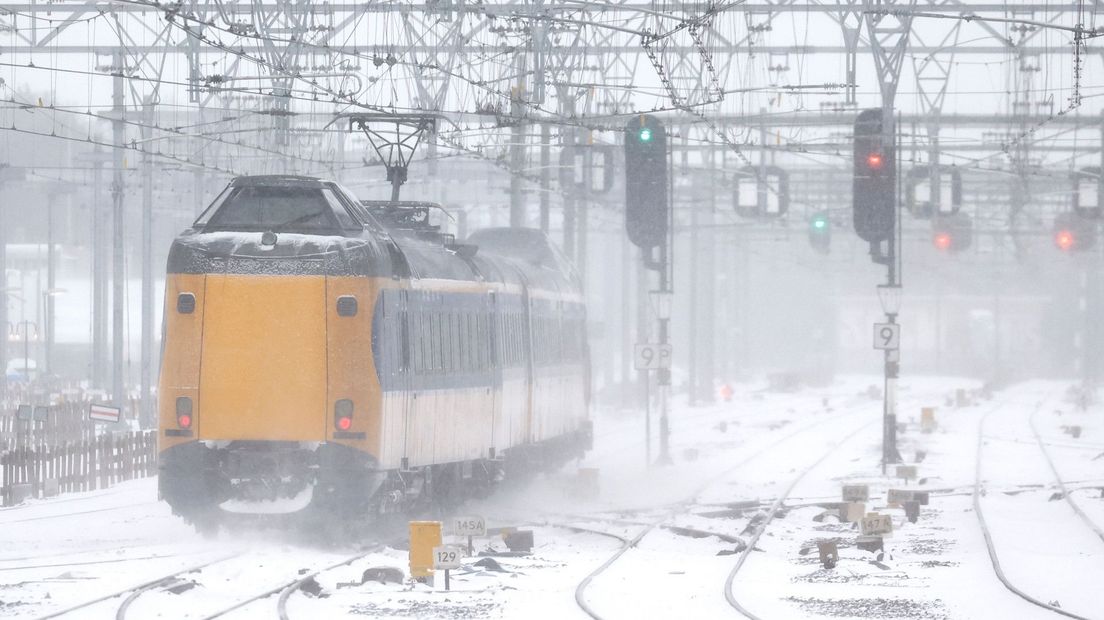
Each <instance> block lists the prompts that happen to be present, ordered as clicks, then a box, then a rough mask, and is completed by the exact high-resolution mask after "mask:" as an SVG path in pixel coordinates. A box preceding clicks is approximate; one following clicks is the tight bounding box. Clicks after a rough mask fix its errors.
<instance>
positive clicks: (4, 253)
mask: <svg viewBox="0 0 1104 620" xmlns="http://www.w3.org/2000/svg"><path fill="white" fill-rule="evenodd" d="M6 168H9V165H8V164H2V165H0V189H2V188H3V175H4V173H5V172H7V170H5V169H6ZM5 206H6V204H3V203H0V340H2V341H0V374H3V375H4V376H3V377H0V399H2V398H6V397H7V395H8V221H7V209H5V208H4V207H5ZM0 405H3V403H2V401H0Z"/></svg>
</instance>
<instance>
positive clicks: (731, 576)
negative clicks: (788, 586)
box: [724, 422, 873, 620]
mask: <svg viewBox="0 0 1104 620" xmlns="http://www.w3.org/2000/svg"><path fill="white" fill-rule="evenodd" d="M871 424H873V422H868V423H866V424H863V425H862V426H860V427H858V428H856V429H855V430H853V431H851V432H850V433H848V434H847V435H846V436H844V437H843V438H842V439H840V440H839V441H838V442H837V443H836V444H834V445H831V446H830V447H829V448H828V449H827V450H825V451H824V452H823V453H822V454H821V455H820V456H819V457H818V458H817V459H816V460H815V461H813V462H812V463H811V464H809V465H808V466H807V467H805V468H804V469H802V470H801V471H800V472H798V474H797V475H796V476H794V477H793V478H792V479H791V480H790V482H789V484H788V485H787V486H786V488H785V489H784V490H783V491H782V493H781V494H779V496H778V498H777V499H775V500H774V503H773V504H772V505H771V507H770V508H769V509H768V510H767V514H766V518H764V519H763V520H762V521H761V522H760V523H759V525H758V527H757V528H756V529H755V532H754V533H753V534H752V536H751V539H750V540H748V542H747V546H746V547H744V549H743V551H741V552H740V555H739V557H737V558H736V564H735V565H733V567H732V570H731V571H730V572H729V573H728V577H727V578H726V579H725V584H724V596H725V600H726V601H728V604H729V605H731V606H732V607H733V608H734V609H735V610H736V611H738V612H740V613H741V614H743V615H744V616H745V617H747V618H753V619H756V620H757V619H758V618H759V616H756V615H755V614H753V613H752V612H750V611H748V609H747V608H746V607H744V606H743V605H742V604H741V603H740V601H739V600H737V599H736V595H735V594H733V592H732V584H733V583H734V582H735V581H736V575H737V574H738V573H739V572H740V569H742V568H743V567H744V563H745V562H747V559H748V556H750V555H751V552H752V551H754V550H755V545H756V544H757V543H758V542H759V538H760V537H761V536H762V535H763V532H765V531H767V527H769V526H770V524H771V522H772V521H774V517H775V515H777V514H778V511H779V510H780V509H781V508H782V505H783V503H784V502H785V501H786V498H787V497H789V495H790V493H791V492H793V490H794V487H796V486H797V484H798V483H799V482H801V480H802V479H803V478H805V476H807V475H808V474H809V472H811V471H813V470H814V469H816V468H817V467H818V466H819V465H820V464H821V463H823V462H824V461H825V460H826V459H827V458H828V457H829V456H831V455H832V454H834V453H835V452H836V451H837V449H838V448H839V444H842V443H844V442H846V441H848V440H849V439H851V438H852V437H854V436H855V435H858V434H859V433H861V432H862V431H864V430H865V429H866V428H868V427H869V426H870V425H871Z"/></svg>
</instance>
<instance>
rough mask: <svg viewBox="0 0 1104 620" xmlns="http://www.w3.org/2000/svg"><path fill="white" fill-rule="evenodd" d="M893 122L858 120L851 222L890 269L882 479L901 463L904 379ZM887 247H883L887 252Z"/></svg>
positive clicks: (871, 113) (880, 327)
mask: <svg viewBox="0 0 1104 620" xmlns="http://www.w3.org/2000/svg"><path fill="white" fill-rule="evenodd" d="M892 127H893V117H892V115H891V114H886V113H885V112H884V110H883V109H882V108H873V109H869V110H863V111H862V112H861V113H859V116H858V118H857V119H856V120H855V143H854V181H853V183H854V184H853V191H852V200H853V212H852V216H853V220H854V225H855V232H856V233H858V235H859V237H861V238H862V239H863V240H864V241H867V242H868V243H869V244H870V258H871V260H872V261H874V262H875V263H877V264H879V265H885V266H886V269H887V274H886V275H887V277H886V284H884V285H879V286H878V288H877V291H878V301H879V302H880V303H881V305H882V311H883V312H885V315H886V322H885V323H880V324H877V325H875V329H874V347H875V348H876V349H882V350H883V351H884V355H885V365H884V379H885V385H884V391H883V402H882V473H885V471H886V465H887V464H889V463H900V462H901V455H900V453H899V452H898V450H897V377H898V375H899V374H900V359H901V358H900V326H898V325H897V313H898V311H899V310H900V305H901V282H900V257H899V255H898V251H897V248H898V242H899V240H900V235H901V229H900V221H899V218H898V217H897V148H896V144H895V132H894V131H893V129H892ZM883 243H884V244H885V247H884V249H883Z"/></svg>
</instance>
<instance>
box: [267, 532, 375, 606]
mask: <svg viewBox="0 0 1104 620" xmlns="http://www.w3.org/2000/svg"><path fill="white" fill-rule="evenodd" d="M381 549H383V545H373V546H372V548H371V549H369V550H367V551H364V552H363V553H358V554H357V555H354V556H352V557H349V558H346V559H344V560H341V561H340V562H338V563H336V564H333V565H330V566H327V567H325V568H322V569H320V570H317V571H314V572H312V573H310V574H309V575H307V576H306V577H303V578H302V579H298V580H296V581H294V582H293V583H290V584H288V585H286V586H284V587H283V589H281V590H280V596H279V597H278V598H277V599H276V614H277V615H278V616H279V618H280V620H290V616H289V615H288V611H287V604H288V600H289V599H290V598H291V596H292V595H293V594H295V593H296V592H299V591H300V590H302V589H303V586H304V585H305V584H307V583H308V582H310V581H311V580H313V579H316V578H317V577H318V576H319V575H321V574H322V573H326V572H329V571H332V570H334V569H337V568H341V567H342V566H348V565H350V564H352V563H353V562H356V561H357V560H360V559H362V558H365V557H367V556H368V555H370V554H372V553H375V552H377V551H379V550H381Z"/></svg>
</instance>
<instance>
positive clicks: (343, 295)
mask: <svg viewBox="0 0 1104 620" xmlns="http://www.w3.org/2000/svg"><path fill="white" fill-rule="evenodd" d="M434 208H436V207H435V206H434V205H431V204H427V203H412V202H361V201H358V200H356V199H355V197H354V196H353V195H352V194H351V193H350V192H349V191H347V190H346V189H344V188H343V187H341V186H340V185H338V184H336V183H333V182H330V181H326V180H322V179H316V178H309V177H296V176H254V177H238V178H236V179H234V180H233V181H231V182H230V184H229V186H228V187H227V188H226V189H225V190H224V191H223V192H222V193H221V194H220V195H219V196H218V197H217V198H216V199H215V201H214V202H213V203H212V204H211V206H210V207H209V208H208V209H207V210H206V211H205V212H204V213H203V214H202V215H201V216H200V217H199V219H198V220H196V222H195V224H194V225H193V227H192V228H190V229H188V230H187V231H185V232H184V233H182V234H181V235H180V236H179V237H178V238H177V239H176V240H175V241H174V243H173V245H172V248H171V250H170V252H169V258H168V275H167V279H166V286H165V288H166V291H165V323H164V336H163V355H162V358H163V359H162V366H161V376H160V385H159V403H160V404H159V408H160V412H159V415H160V434H159V438H160V468H161V472H160V480H159V489H160V494H161V496H162V498H164V499H165V500H166V501H167V502H168V503H169V504H170V505H171V506H172V508H173V511H174V512H175V513H177V514H179V515H181V516H183V517H184V518H186V519H188V520H190V521H192V522H194V523H196V524H197V525H198V526H200V527H206V526H210V525H212V524H215V525H217V524H218V523H219V522H220V521H221V517H222V516H223V515H224V514H225V513H226V512H247V513H248V512H281V513H287V512H299V511H307V512H321V513H324V514H328V515H332V514H336V515H344V516H352V517H371V516H372V515H375V514H380V513H387V512H398V511H405V510H409V509H412V508H417V507H418V506H421V505H424V504H426V503H428V502H438V503H444V504H445V505H448V504H449V503H455V502H456V501H457V500H459V499H462V498H463V497H466V496H469V495H471V494H475V493H483V492H486V491H488V490H489V489H490V488H491V487H493V486H494V484H495V483H496V482H497V481H499V480H502V479H503V478H504V477H505V476H506V475H507V474H508V473H511V472H513V471H514V470H522V469H532V468H534V467H555V466H559V465H561V464H562V463H563V462H564V461H566V460H568V459H570V458H574V457H577V456H579V455H581V454H582V453H583V452H584V451H585V450H587V449H589V447H590V443H591V425H590V420H589V416H588V401H589V361H588V360H589V356H588V351H587V342H586V337H585V333H586V308H585V305H584V303H583V298H582V293H581V290H580V286H579V280H578V277H577V275H576V274H575V272H574V270H573V268H572V266H571V265H570V263H569V262H568V261H567V260H566V259H565V258H564V257H563V256H562V255H561V254H560V253H559V251H558V250H557V249H556V248H555V247H554V246H553V245H552V244H551V243H550V242H549V240H548V238H547V237H546V236H545V235H543V234H542V233H540V232H539V231H535V230H528V229H486V230H481V231H476V232H475V233H473V234H472V235H471V236H470V237H469V239H468V240H467V241H466V242H465V243H464V244H458V243H456V242H455V241H454V240H453V239H452V238H451V237H450V236H449V235H443V234H441V232H440V231H439V230H438V228H437V227H435V226H432V225H431V224H430V221H431V218H430V214H431V213H432V211H433V209H434Z"/></svg>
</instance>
